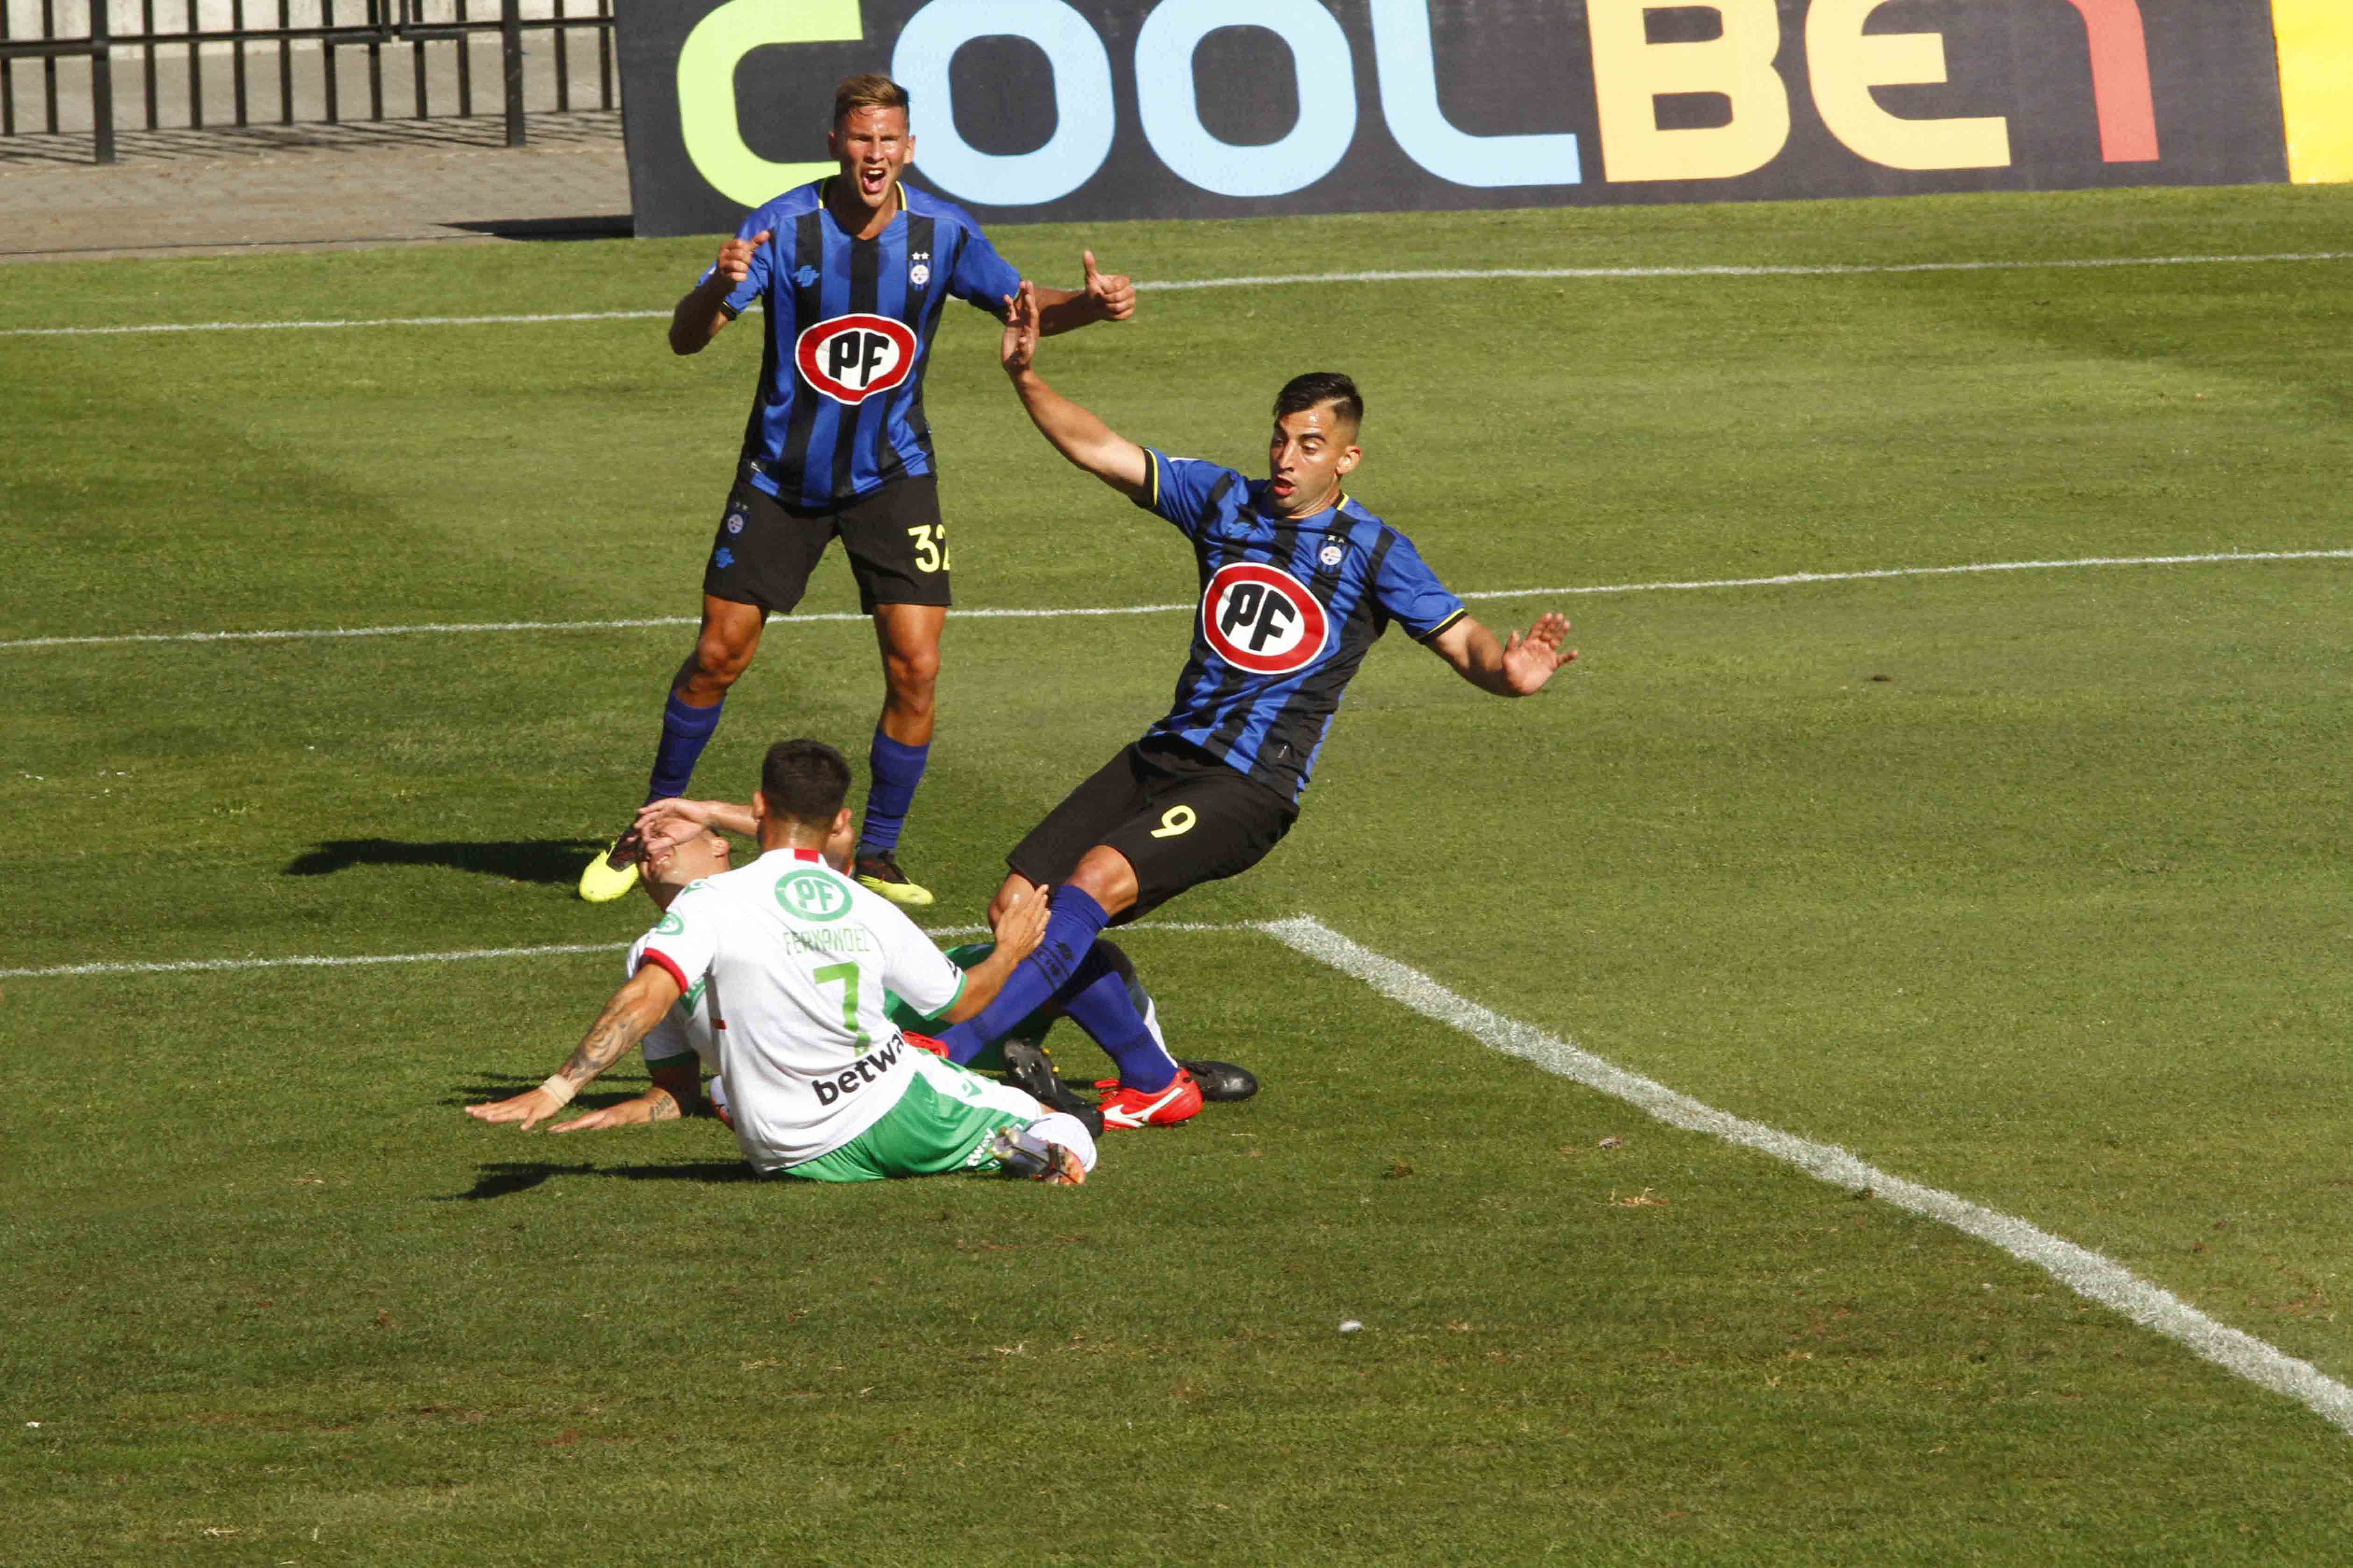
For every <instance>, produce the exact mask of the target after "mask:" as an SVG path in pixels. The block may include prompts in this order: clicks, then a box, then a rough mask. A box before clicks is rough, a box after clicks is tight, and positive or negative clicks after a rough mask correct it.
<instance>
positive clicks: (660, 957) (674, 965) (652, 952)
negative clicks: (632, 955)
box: [638, 947, 694, 996]
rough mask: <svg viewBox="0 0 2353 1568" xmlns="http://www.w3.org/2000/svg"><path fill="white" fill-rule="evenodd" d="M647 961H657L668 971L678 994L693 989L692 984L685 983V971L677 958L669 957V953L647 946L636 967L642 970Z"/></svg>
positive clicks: (683, 993)
mask: <svg viewBox="0 0 2353 1568" xmlns="http://www.w3.org/2000/svg"><path fill="white" fill-rule="evenodd" d="M649 963H659V964H660V965H661V966H662V967H663V968H664V969H667V970H669V971H670V978H671V979H672V980H675V981H677V982H678V991H679V994H680V995H681V996H683V995H685V994H687V993H688V992H689V991H691V990H693V989H694V987H693V986H692V985H690V984H687V979H686V971H684V970H683V969H681V968H680V967H679V966H678V962H677V960H675V959H673V958H671V957H670V954H668V953H666V952H660V951H659V950H658V949H655V948H650V947H649V948H648V949H646V952H645V956H644V957H643V958H641V959H639V960H638V969H639V970H640V971H642V970H643V969H644V968H645V966H646V965H647V964H649Z"/></svg>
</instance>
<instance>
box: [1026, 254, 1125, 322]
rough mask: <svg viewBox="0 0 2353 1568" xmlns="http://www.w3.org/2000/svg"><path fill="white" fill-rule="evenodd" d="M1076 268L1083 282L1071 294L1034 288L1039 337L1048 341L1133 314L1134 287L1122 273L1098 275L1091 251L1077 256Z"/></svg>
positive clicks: (1040, 287) (1039, 286)
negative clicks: (1094, 322) (1101, 322)
mask: <svg viewBox="0 0 2353 1568" xmlns="http://www.w3.org/2000/svg"><path fill="white" fill-rule="evenodd" d="M1079 265H1080V267H1081V268H1082V269H1083V270H1084V272H1085V274H1086V282H1085V283H1084V284H1083V285H1082V286H1081V287H1080V288H1079V289H1075V290H1073V289H1050V288H1048V287H1046V286H1045V285H1044V284H1042V283H1041V284H1038V285H1035V287H1036V289H1037V290H1038V335H1039V337H1041V338H1050V337H1053V336H1055V335H1056V334H1058V333H1061V332H1067V331H1071V329H1073V328H1076V327H1083V326H1085V325H1087V324H1088V323H1089V322H1090V321H1126V320H1127V319H1128V318H1129V317H1130V316H1133V315H1134V314H1135V284H1134V280H1133V279H1130V278H1129V277H1128V276H1127V274H1126V273H1124V272H1098V271H1097V270H1095V253H1094V252H1093V251H1092V250H1084V251H1081V252H1080V253H1079Z"/></svg>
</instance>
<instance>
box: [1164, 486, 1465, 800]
mask: <svg viewBox="0 0 2353 1568" xmlns="http://www.w3.org/2000/svg"><path fill="white" fill-rule="evenodd" d="M1145 455H1146V456H1147V457H1148V458H1151V461H1152V492H1151V494H1150V495H1149V496H1148V497H1147V498H1145V500H1141V501H1139V502H1138V503H1137V504H1139V505H1141V506H1144V507H1145V508H1147V509H1149V510H1152V511H1155V512H1157V513H1158V514H1159V515H1160V516H1162V517H1164V518H1166V519H1167V520H1168V521H1170V522H1173V523H1175V524H1176V526H1177V527H1178V528H1180V529H1182V530H1184V531H1185V535H1186V537H1187V538H1188V539H1190V540H1191V541H1192V542H1193V553H1194V555H1195V557H1196V558H1197V559H1198V561H1199V563H1200V568H1201V608H1200V612H1199V614H1198V616H1197V617H1196V618H1195V621H1194V626H1193V653H1192V657H1191V658H1188V659H1187V661H1186V664H1185V673H1184V674H1182V675H1180V676H1178V677H1177V678H1176V701H1175V703H1174V704H1173V705H1172V706H1171V707H1170V709H1169V710H1168V717H1166V719H1163V720H1161V721H1160V722H1158V723H1157V724H1155V725H1154V726H1153V727H1152V729H1151V730H1150V731H1148V733H1150V734H1153V735H1173V736H1175V737H1176V738H1178V739H1179V740H1183V741H1187V742H1191V743H1192V744H1193V745H1196V746H1198V747H1200V748H1201V749H1202V750H1203V751H1205V752H1208V753H1209V754H1210V755H1211V756H1213V757H1216V758H1218V759H1219V761H1221V762H1223V763H1225V764H1226V765H1227V766H1229V767H1230V768H1233V769H1235V770H1236V771H1238V772H1240V773H1243V774H1245V775H1247V776H1248V777H1250V778H1252V779H1255V780H1256V781H1258V782H1259V783H1261V784H1265V785H1267V786H1268V787H1269V788H1271V789H1273V790H1275V791H1276V792H1278V793H1279V794H1281V795H1282V797H1283V798H1284V799H1285V800H1297V799H1298V798H1299V795H1300V794H1301V793H1302V792H1303V791H1304V790H1305V789H1306V788H1307V778H1308V775H1309V773H1312V772H1313V771H1314V767H1315V757H1316V753H1317V752H1320V751H1322V750H1323V747H1324V731H1326V730H1327V729H1329V728H1330V727H1331V723H1332V715H1333V714H1334V713H1335V712H1336V711H1337V710H1338V709H1339V706H1340V697H1341V694H1342V692H1344V691H1345V689H1346V688H1347V685H1348V681H1349V679H1350V678H1351V677H1353V676H1354V675H1355V674H1356V667H1357V666H1358V665H1359V664H1361V663H1363V662H1364V658H1365V653H1366V649H1368V648H1370V647H1372V646H1373V643H1374V641H1375V640H1376V639H1377V638H1378V637H1380V635H1381V633H1383V632H1384V631H1387V630H1388V625H1389V623H1390V622H1391V621H1395V622H1397V623H1398V625H1400V626H1403V627H1405V629H1406V630H1407V631H1408V632H1409V633H1410V634H1411V635H1412V636H1413V637H1416V638H1418V639H1419V640H1422V641H1425V642H1426V641H1428V640H1429V639H1430V638H1431V637H1436V636H1437V635H1438V634H1439V633H1440V632H1442V631H1444V630H1445V629H1446V628H1447V627H1449V626H1452V625H1453V624H1454V623H1455V622H1456V621H1458V620H1460V619H1461V618H1462V615H1463V610H1462V601H1461V600H1460V599H1458V598H1456V597H1455V596H1454V595H1452V594H1451V593H1450V592H1449V591H1448V590H1447V587H1446V584H1443V583H1440V581H1439V580H1438V577H1437V575H1436V574H1434V573H1432V572H1431V571H1430V568H1429V567H1428V566H1426V565H1424V564H1423V563H1422V559H1421V555H1420V553H1419V552H1418V551H1416V550H1415V549H1414V547H1413V542H1412V541H1411V540H1409V539H1408V538H1407V537H1406V536H1405V535H1404V534H1402V533H1399V532H1398V531H1397V530H1396V529H1394V528H1391V527H1390V526H1389V525H1388V523H1385V522H1383V521H1381V520H1380V519H1379V518H1377V517H1375V516H1374V515H1373V514H1372V513H1371V512H1368V511H1366V510H1365V509H1364V508H1363V507H1361V506H1359V505H1357V504H1356V502H1355V501H1353V500H1349V499H1348V498H1347V497H1345V496H1343V497H1341V499H1340V501H1339V504H1338V505H1336V506H1333V507H1327V508H1326V509H1324V510H1322V511H1320V512H1317V513H1315V514H1314V516H1312V517H1301V518H1286V517H1276V516H1273V515H1271V513H1270V512H1268V511H1267V510H1264V509H1263V508H1262V507H1261V496H1262V495H1263V493H1264V491H1265V489H1266V482H1265V481H1264V480H1262V479H1244V478H1243V477H1242V476H1241V475H1240V474H1239V473H1237V472H1235V471H1234V470H1233V469H1231V468H1221V467H1219V465H1218V464H1216V463H1205V462H1201V461H1198V459H1194V458H1171V457H1168V456H1167V455H1166V454H1165V453H1162V452H1157V451H1153V450H1151V449H1150V448H1146V450H1145Z"/></svg>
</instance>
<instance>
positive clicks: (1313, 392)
mask: <svg viewBox="0 0 2353 1568" xmlns="http://www.w3.org/2000/svg"><path fill="white" fill-rule="evenodd" d="M1326 403H1328V404H1331V405H1333V409H1334V411H1335V413H1337V414H1338V415H1339V416H1340V417H1341V418H1343V419H1345V420H1346V421H1347V422H1348V425H1349V426H1350V427H1351V428H1354V427H1356V426H1361V425H1362V424H1364V422H1365V400H1364V398H1363V396H1362V395H1359V394H1358V393H1357V391H1356V383H1355V382H1353V381H1350V380H1349V379H1348V378H1347V377H1346V376H1345V375H1342V374H1340V373H1339V372H1338V371H1336V370H1311V371H1309V372H1308V373H1307V374H1305V375H1294V376H1293V377H1292V378H1291V379H1290V380H1289V381H1286V382H1284V383H1283V384H1282V391H1281V392H1278V393H1276V394H1275V395H1274V416H1275V417H1276V418H1277V419H1282V418H1284V417H1287V416H1290V415H1293V414H1303V413H1305V412H1306V411H1307V410H1308V409H1311V408H1317V407H1321V406H1322V405H1324V404H1326Z"/></svg>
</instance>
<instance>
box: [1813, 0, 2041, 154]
mask: <svg viewBox="0 0 2353 1568" xmlns="http://www.w3.org/2000/svg"><path fill="white" fill-rule="evenodd" d="M1886 3H1887V0H1814V7H1813V9H1812V10H1810V11H1809V12H1807V13H1806V69H1807V72H1808V73H1809V74H1810V76H1812V78H1813V81H1814V107H1815V108H1817V109H1819V110H1821V112H1822V122H1823V123H1824V124H1826V125H1828V126H1829V127H1830V128H1831V134H1833V135H1835V136H1836V137H1837V138H1838V139H1839V140H1840V141H1841V142H1845V143H1846V144H1847V145H1848V146H1849V147H1852V148H1853V149H1854V150H1855V151H1856V152H1857V153H1861V154H1862V156H1864V157H1866V158H1868V159H1870V160H1871V161H1872V162H1873V163H1884V164H1886V165H1887V166H1888V167H1889V168H1891V169H2001V168H2007V167H2009V165H2010V121H2007V120H2004V119H2002V118H2000V116H1998V115H1997V116H1995V117H1994V118H1992V119H1989V120H1905V119H1901V118H1899V117H1897V116H1895V115H1893V114H1890V113H1888V112H1887V110H1883V109H1882V108H1880V107H1879V100H1877V99H1875V98H1873V97H1872V96H1871V89H1873V88H1874V87H1908V86H1911V85H1913V84H1915V83H1924V82H1940V81H1943V80H1944V79H1945V37H1944V35H1943V34H1941V33H1871V34H1865V33H1864V32H1863V30H1862V25H1863V23H1865V22H1866V21H1868V20H1870V18H1871V14H1872V13H1873V11H1876V10H1878V9H1879V8H1880V6H1882V5H1885V4H1886Z"/></svg>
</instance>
